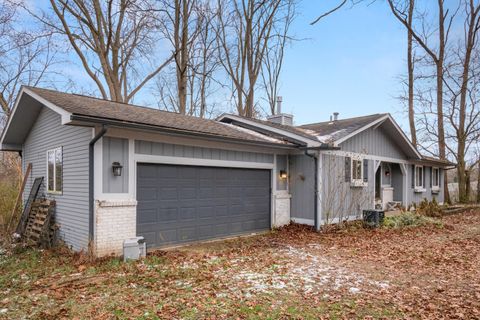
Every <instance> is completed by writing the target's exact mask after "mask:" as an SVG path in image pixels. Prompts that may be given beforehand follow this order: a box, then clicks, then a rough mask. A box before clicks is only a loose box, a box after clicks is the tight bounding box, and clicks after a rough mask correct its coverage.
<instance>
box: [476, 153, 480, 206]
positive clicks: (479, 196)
mask: <svg viewBox="0 0 480 320" xmlns="http://www.w3.org/2000/svg"><path fill="white" fill-rule="evenodd" d="M477 203H480V156H479V158H478V166H477Z"/></svg>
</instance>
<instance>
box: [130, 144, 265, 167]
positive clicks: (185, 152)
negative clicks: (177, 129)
mask: <svg viewBox="0 0 480 320" xmlns="http://www.w3.org/2000/svg"><path fill="white" fill-rule="evenodd" d="M135 153H137V154H146V155H156V156H169V157H183V158H196V159H209V160H227V161H245V162H260V163H273V154H268V153H258V152H246V151H235V150H223V149H213V148H204V147H196V146H184V145H178V144H170V143H163V142H151V141H143V140H135Z"/></svg>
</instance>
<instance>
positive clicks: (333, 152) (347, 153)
mask: <svg viewBox="0 0 480 320" xmlns="http://www.w3.org/2000/svg"><path fill="white" fill-rule="evenodd" d="M320 152H321V153H322V154H329V155H336V156H341V157H352V156H357V157H362V158H363V159H369V160H380V161H385V162H392V163H406V164H414V163H415V161H411V160H404V159H398V158H390V157H383V156H376V155H372V154H367V153H358V152H351V151H343V150H326V151H320Z"/></svg>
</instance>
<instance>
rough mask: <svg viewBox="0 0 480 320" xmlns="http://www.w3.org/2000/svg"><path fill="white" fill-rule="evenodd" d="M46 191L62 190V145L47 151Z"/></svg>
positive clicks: (56, 191) (58, 191)
mask: <svg viewBox="0 0 480 320" xmlns="http://www.w3.org/2000/svg"><path fill="white" fill-rule="evenodd" d="M47 191H48V193H62V191H63V149H62V147H59V148H55V149H52V150H48V151H47Z"/></svg>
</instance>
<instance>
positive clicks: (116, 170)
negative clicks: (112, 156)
mask: <svg viewBox="0 0 480 320" xmlns="http://www.w3.org/2000/svg"><path fill="white" fill-rule="evenodd" d="M122 169H123V166H122V165H121V164H120V162H113V163H112V172H113V175H114V176H115V177H120V176H121V175H122Z"/></svg>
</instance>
